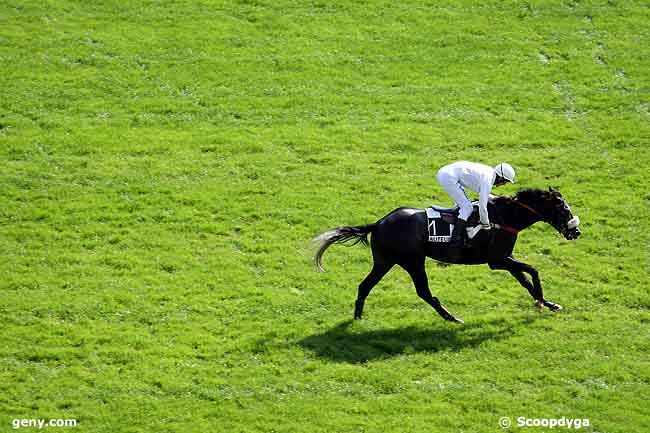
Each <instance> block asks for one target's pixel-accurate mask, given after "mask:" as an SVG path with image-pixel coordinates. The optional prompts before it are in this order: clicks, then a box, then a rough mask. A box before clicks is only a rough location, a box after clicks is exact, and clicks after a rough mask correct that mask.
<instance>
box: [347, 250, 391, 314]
mask: <svg viewBox="0 0 650 433" xmlns="http://www.w3.org/2000/svg"><path fill="white" fill-rule="evenodd" d="M392 267H393V264H392V263H387V262H385V261H382V260H377V258H376V257H375V262H374V263H373V265H372V270H371V271H370V273H369V274H368V275H367V276H366V278H364V279H363V281H362V282H361V284H359V293H358V295H357V301H356V302H355V303H354V318H355V319H361V316H362V315H363V305H364V303H365V301H366V298H367V297H368V295H369V294H370V291H371V290H372V288H373V287H375V286H376V285H377V283H378V282H379V280H381V279H382V278H383V277H384V275H386V273H387V272H388V271H390V269H391V268H392Z"/></svg>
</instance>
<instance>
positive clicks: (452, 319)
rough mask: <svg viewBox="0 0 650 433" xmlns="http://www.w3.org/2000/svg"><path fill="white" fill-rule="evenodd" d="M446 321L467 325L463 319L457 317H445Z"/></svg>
mask: <svg viewBox="0 0 650 433" xmlns="http://www.w3.org/2000/svg"><path fill="white" fill-rule="evenodd" d="M445 320H447V321H449V322H454V323H465V322H464V321H463V319H459V318H458V317H456V316H449V317H445Z"/></svg>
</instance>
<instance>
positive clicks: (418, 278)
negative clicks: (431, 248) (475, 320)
mask: <svg viewBox="0 0 650 433" xmlns="http://www.w3.org/2000/svg"><path fill="white" fill-rule="evenodd" d="M402 267H403V268H404V269H405V270H406V272H408V273H409V275H410V276H411V279H412V280H413V284H414V285H415V290H416V291H417V294H418V296H419V297H420V298H421V299H422V300H424V301H425V302H426V303H427V304H429V305H431V306H432V307H433V308H434V309H435V310H436V312H437V313H438V314H440V316H441V317H442V318H443V319H445V320H449V321H450V322H456V323H464V322H463V321H462V320H461V319H459V318H457V317H456V316H454V315H453V314H451V313H450V312H449V311H448V310H447V309H446V308H445V307H444V306H443V305H442V304H441V303H440V301H439V300H438V298H436V297H435V296H433V295H432V294H431V291H430V290H429V279H428V278H427V272H426V270H425V269H424V258H423V259H422V260H420V259H417V260H414V261H412V262H410V263H408V264H405V265H402Z"/></svg>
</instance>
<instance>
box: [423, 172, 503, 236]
mask: <svg viewBox="0 0 650 433" xmlns="http://www.w3.org/2000/svg"><path fill="white" fill-rule="evenodd" d="M436 178H437V179H438V182H440V185H442V187H443V188H444V189H445V191H447V193H448V194H449V195H450V196H451V198H452V199H453V200H454V201H455V202H456V204H457V205H458V207H460V212H459V214H458V220H457V221H456V224H455V225H454V231H453V233H452V235H451V241H450V242H449V246H450V247H452V248H462V247H463V245H464V244H465V238H466V236H467V232H466V227H467V219H468V218H469V217H470V215H471V214H472V211H473V210H474V207H473V206H472V202H471V201H470V200H469V198H467V194H466V193H465V188H469V189H470V190H472V191H474V192H477V193H478V194H479V201H478V211H479V215H480V218H481V226H482V228H484V229H489V228H490V218H489V216H488V211H487V202H488V198H489V196H490V191H492V186H501V185H504V184H505V183H507V182H511V183H515V170H514V169H513V168H512V166H511V165H510V164H508V163H505V162H502V163H501V164H498V165H497V166H496V167H494V168H492V167H490V166H487V165H484V164H479V163H476V162H469V161H457V162H454V163H451V164H449V165H446V166H444V167H442V168H441V169H440V170H439V171H438V174H437V175H436Z"/></svg>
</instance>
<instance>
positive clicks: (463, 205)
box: [437, 173, 474, 248]
mask: <svg viewBox="0 0 650 433" xmlns="http://www.w3.org/2000/svg"><path fill="white" fill-rule="evenodd" d="M437 179H438V182H440V185H441V186H442V187H443V188H444V189H445V191H447V194H449V196H450V197H451V198H452V199H453V200H454V201H455V202H456V204H457V205H458V206H459V207H460V212H459V214H458V221H456V224H455V225H454V231H453V233H452V234H451V241H450V242H449V246H450V247H451V248H462V247H463V245H464V244H465V238H466V237H467V231H466V230H465V229H466V227H467V220H468V219H469V217H470V215H472V212H473V211H474V207H473V206H472V202H471V201H470V200H469V198H468V197H467V194H465V190H464V189H463V188H462V187H461V186H460V184H459V183H458V181H457V180H456V179H454V178H453V177H451V176H448V175H446V174H445V173H438V176H437Z"/></svg>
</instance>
